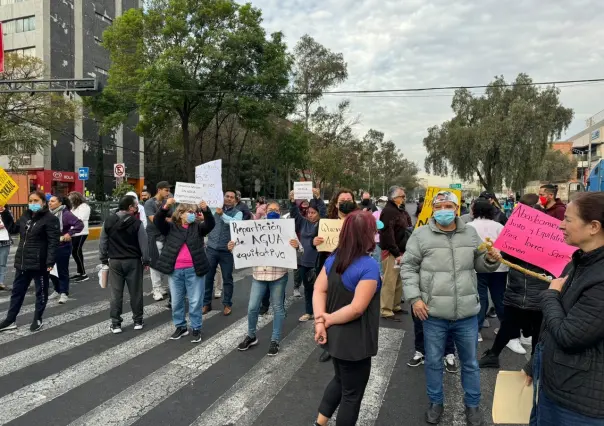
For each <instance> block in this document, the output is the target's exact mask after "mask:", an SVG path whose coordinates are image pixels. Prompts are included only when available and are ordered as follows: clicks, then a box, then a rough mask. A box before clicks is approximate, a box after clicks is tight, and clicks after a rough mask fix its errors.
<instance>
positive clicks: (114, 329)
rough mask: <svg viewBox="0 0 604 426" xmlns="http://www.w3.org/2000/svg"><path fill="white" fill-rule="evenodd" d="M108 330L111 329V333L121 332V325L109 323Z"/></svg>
mask: <svg viewBox="0 0 604 426" xmlns="http://www.w3.org/2000/svg"><path fill="white" fill-rule="evenodd" d="M109 330H111V332H112V333H113V334H120V333H121V332H122V326H121V325H119V324H111V325H110V326H109Z"/></svg>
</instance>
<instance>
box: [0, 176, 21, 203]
mask: <svg viewBox="0 0 604 426" xmlns="http://www.w3.org/2000/svg"><path fill="white" fill-rule="evenodd" d="M18 190H19V186H18V185H17V182H15V181H14V180H13V179H12V178H11V177H10V176H9V175H8V174H7V173H6V172H5V171H4V169H0V206H4V205H6V203H8V200H10V199H11V197H12V196H13V195H15V193H16V192H17V191H18Z"/></svg>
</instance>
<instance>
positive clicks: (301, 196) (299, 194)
mask: <svg viewBox="0 0 604 426" xmlns="http://www.w3.org/2000/svg"><path fill="white" fill-rule="evenodd" d="M294 199H295V200H312V199H313V193H312V182H294Z"/></svg>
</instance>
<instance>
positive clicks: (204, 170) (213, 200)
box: [195, 160, 224, 207]
mask: <svg viewBox="0 0 604 426" xmlns="http://www.w3.org/2000/svg"><path fill="white" fill-rule="evenodd" d="M195 184H196V185H200V186H201V188H202V190H203V193H202V195H203V197H202V198H203V200H204V201H205V202H206V203H207V204H208V206H210V207H222V206H223V205H224V194H223V192H222V160H214V161H209V162H207V163H203V164H200V165H199V166H197V167H195Z"/></svg>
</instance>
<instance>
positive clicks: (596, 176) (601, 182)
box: [586, 160, 604, 192]
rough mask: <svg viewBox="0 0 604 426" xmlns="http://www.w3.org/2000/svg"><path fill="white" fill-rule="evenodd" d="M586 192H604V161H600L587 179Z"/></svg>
mask: <svg viewBox="0 0 604 426" xmlns="http://www.w3.org/2000/svg"><path fill="white" fill-rule="evenodd" d="M586 183H587V187H586V191H589V192H597V191H604V160H599V161H598V162H597V163H596V165H595V167H594V168H593V169H591V173H590V174H589V176H588V177H587V182H586Z"/></svg>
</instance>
